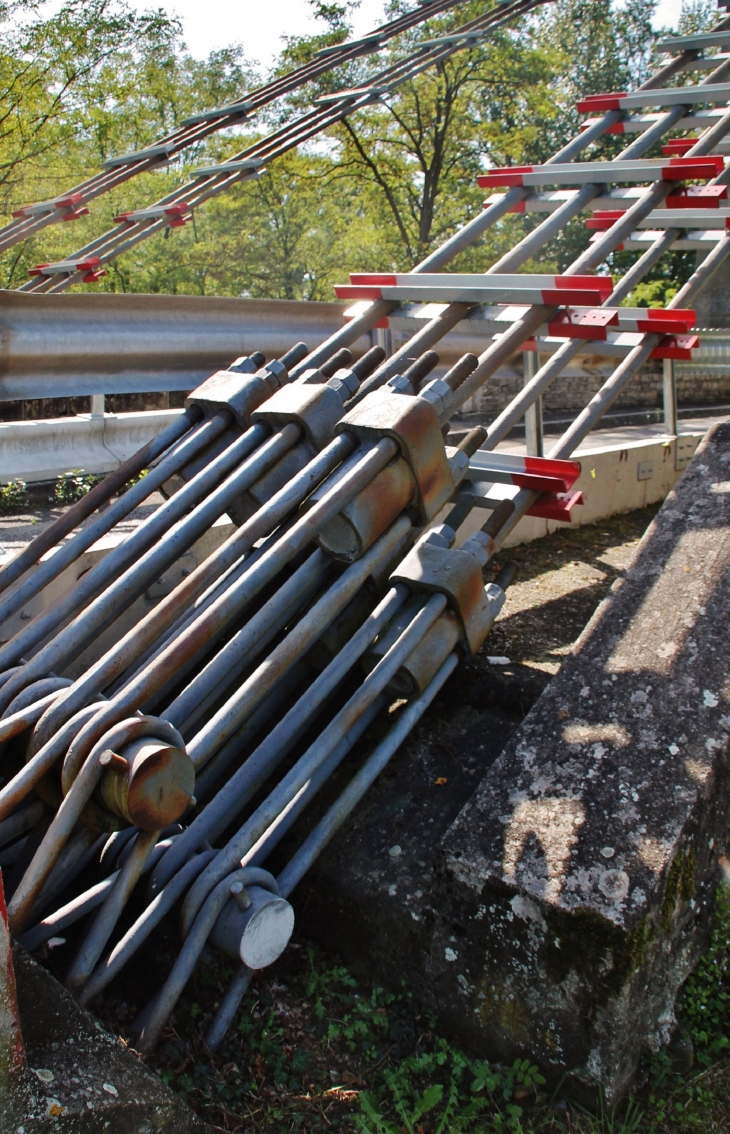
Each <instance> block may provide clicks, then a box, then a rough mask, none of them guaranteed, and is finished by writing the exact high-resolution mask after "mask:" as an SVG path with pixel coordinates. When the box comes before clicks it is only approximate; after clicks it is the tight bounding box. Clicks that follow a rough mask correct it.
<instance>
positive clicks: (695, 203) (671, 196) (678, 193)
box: [664, 185, 727, 209]
mask: <svg viewBox="0 0 730 1134" xmlns="http://www.w3.org/2000/svg"><path fill="white" fill-rule="evenodd" d="M726 200H727V185H688V186H687V187H686V188H684V189H673V190H672V192H671V193H668V194H667V196H666V197H665V198H664V208H665V209H719V208H720V202H721V201H726Z"/></svg>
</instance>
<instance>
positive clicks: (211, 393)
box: [185, 365, 276, 429]
mask: <svg viewBox="0 0 730 1134" xmlns="http://www.w3.org/2000/svg"><path fill="white" fill-rule="evenodd" d="M251 369H252V370H253V369H254V367H253V365H252V367H251ZM273 389H276V386H274V387H273ZM271 392H272V386H271V385H270V384H269V381H267V379H266V377H265V376H264V375H263V374H262V373H261V372H260V371H259V372H258V373H256V374H254V373H249V374H244V373H241V371H240V370H216V372H215V374H211V376H210V378H206V380H205V382H202V383H201V385H200V386H198V388H197V389H196V390H193V392H192V394H190V395H189V396H188V397H187V398H186V399H185V406H186V408H187V407H188V406H199V407H200V409H202V410H203V412H204V413H205V414H215V413H219V412H220V410H222V409H228V410H230V412H231V413H232V414H233V416H234V418H235V419H236V422H237V424H238V425H240V427H241V428H242V429H248V427H249V424H250V422H251V414H252V413H253V412H254V410H255V409H258V407H259V406H260V405H261V404H262V403H263V402H265V401H266V400H267V399H268V398H270V397H271Z"/></svg>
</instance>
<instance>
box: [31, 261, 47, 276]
mask: <svg viewBox="0 0 730 1134" xmlns="http://www.w3.org/2000/svg"><path fill="white" fill-rule="evenodd" d="M47 267H48V261H46V263H45V264H36V266H35V268H28V275H29V276H42V275H43V269H44V268H47Z"/></svg>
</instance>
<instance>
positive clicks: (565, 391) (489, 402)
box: [464, 355, 730, 419]
mask: <svg viewBox="0 0 730 1134" xmlns="http://www.w3.org/2000/svg"><path fill="white" fill-rule="evenodd" d="M540 361H541V363H543V362H545V361H547V356H545V355H543V356H541V359H540ZM616 361H617V360H609V359H605V358H601V359H598V358H597V359H595V360H591V359H589V358H586V359H581V360H580V361H579V362H577V363H576V364H573V365H572V366H570V367H569V368H568V370H567V371H566V372H565V374H562V375H561V376H560V378H559V379H558V380H557V381H556V382H554V383H553V384H552V386H551V387H550V388H549V389H548V390H547V392H546V394H545V396H544V399H543V407H544V412H545V413H547V414H551V413H552V414H555V413H568V412H577V411H578V410H580V409H582V408H583V406H585V405H586V404H587V402H588V401H590V399H591V398H592V397H593V395H594V394H595V393H597V391H598V390H599V389H600V387H601V386H602V385H603V383H604V382H605V380H606V378H607V377H608V376H609V374H611V373H612V371H613V369H614V366H613V365H611V363H612V362H614V364H615V362H616ZM522 384H523V378H522V372H521V367H520V365H519V360H517V359H516V360H515V365H514V366H505V367H502V368H501V369H500V370H499V371H498V372H497V374H495V376H494V377H493V378H491V379H490V380H489V381H488V382H487V383H485V385H484V386H483V387H482V389H481V390H480V391H479V394H478V395H477V396H476V397H474V398H472V399H471V400H470V401H469V402H468V403H467V405H466V406H465V407H464V408H465V411H466V412H471V413H480V414H483V415H484V417H486V418H489V419H491V418H494V417H496V416H497V414H498V413H501V411H502V410H503V409H504V408H505V406H506V405H507V404H508V403H509V402H510V401H511V399H512V398H513V397H515V395H516V394H517V393H518V392H519V390H520V389H521V388H522ZM677 400H678V402H679V404H680V405H687V406H691V405H697V406H700V405H701V406H707V405H720V404H727V403H728V402H730V365H728V367H727V369H725V367H718V368H717V369H715V368H714V367H712V368H711V367H708V368H707V369H706V370H704V369H703V370H700V369H699V368H698V369H697V370H695V369H694V367H693V368H692V369H691V370H690V369H689V368H688V369H687V370H685V369H684V368H683V367H682V366H681V365H680V366H678V367H677ZM661 404H662V370H661V363H655V364H653V365H652V367H651V368H648V367H647V368H645V369H644V370H642V371H641V373H640V374H639V375H638V376H637V377H636V378H635V379H634V380H633V382H630V383H629V385H628V386H627V387H626V389H625V390H624V391H623V393H622V394H620V395H619V397H618V399H617V401H616V403H615V405H616V406H617V407H628V406H631V407H637V406H646V407H651V408H653V407H655V406H660V405H661Z"/></svg>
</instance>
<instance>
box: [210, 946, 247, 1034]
mask: <svg viewBox="0 0 730 1134" xmlns="http://www.w3.org/2000/svg"><path fill="white" fill-rule="evenodd" d="M252 976H253V969H250V968H249V967H248V965H244V964H243V962H242V961H241V962H239V964H238V965H236V971H235V972H234V974H233V976H232V977H231V980H230V982H229V985H228V988H227V989H226V991H225V992H224V994H223V999H222V1000H221V1002H220V1004H219V1006H218V1010H217V1012H216V1014H215V1016H214V1017H213V1020H212V1022H211V1024H210V1026H209V1028H208V1031H207V1032H206V1033H205V1045H206V1047H207V1048H208V1050H209V1051H217V1050H218V1048H219V1047H220V1045H221V1044H222V1042H223V1039H224V1036H225V1034H226V1032H227V1031H228V1029H229V1027H230V1026H231V1021H232V1020H233V1017H234V1016H235V1015H236V1012H237V1011H238V1005H239V1004H240V1003H241V1001H242V1000H243V998H244V996H245V995H246V993H247V992H248V987H249V985H250V984H251V977H252Z"/></svg>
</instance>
